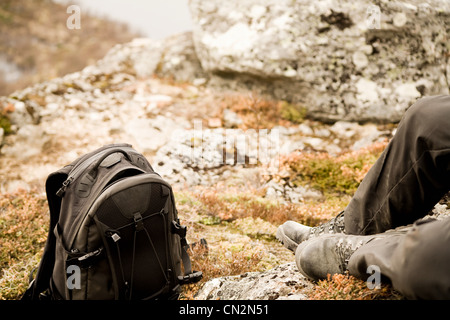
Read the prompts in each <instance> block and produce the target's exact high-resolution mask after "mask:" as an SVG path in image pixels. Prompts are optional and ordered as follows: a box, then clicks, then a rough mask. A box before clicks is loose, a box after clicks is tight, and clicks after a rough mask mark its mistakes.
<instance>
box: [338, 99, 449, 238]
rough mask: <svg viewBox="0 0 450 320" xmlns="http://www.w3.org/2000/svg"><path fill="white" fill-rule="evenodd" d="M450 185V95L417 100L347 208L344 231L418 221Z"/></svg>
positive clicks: (381, 228) (382, 228)
mask: <svg viewBox="0 0 450 320" xmlns="http://www.w3.org/2000/svg"><path fill="white" fill-rule="evenodd" d="M449 189H450V96H435V97H429V98H424V99H421V100H419V101H418V102H416V103H415V104H414V105H412V106H411V107H410V108H409V109H408V110H407V111H406V113H405V115H404V117H403V119H402V121H401V122H400V123H399V125H398V127H397V132H396V134H395V136H394V138H393V139H392V140H391V142H390V143H389V145H388V146H387V147H386V149H385V150H384V152H383V153H382V155H381V156H380V158H379V159H378V160H377V161H376V163H375V164H374V165H373V167H372V168H371V170H370V171H369V172H368V173H367V175H366V177H365V178H364V180H363V181H362V182H361V185H360V186H359V188H358V189H357V191H356V193H355V195H354V196H353V198H352V200H351V201H350V203H349V205H348V207H347V208H346V209H345V232H346V233H349V234H375V233H381V232H384V231H386V230H388V229H392V228H395V227H398V226H402V225H407V224H411V223H413V222H414V221H415V220H417V219H418V218H421V217H423V216H424V215H426V214H427V213H428V212H429V210H431V209H432V208H433V206H434V205H435V204H436V203H437V202H438V201H439V200H440V199H441V198H442V197H443V195H444V194H445V193H446V192H447V191H448V190H449Z"/></svg>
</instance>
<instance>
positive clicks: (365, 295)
mask: <svg viewBox="0 0 450 320" xmlns="http://www.w3.org/2000/svg"><path fill="white" fill-rule="evenodd" d="M308 296H309V298H310V299H311V300H399V299H403V296H402V295H400V294H399V293H397V292H396V291H395V290H394V289H393V288H392V286H391V285H389V284H381V285H380V287H379V288H374V289H369V288H368V286H367V284H366V282H365V281H363V280H360V279H357V278H355V277H353V276H350V275H348V274H335V275H333V276H330V275H328V278H327V279H325V280H320V281H319V282H318V283H317V285H316V286H314V287H313V289H312V290H311V291H310V292H309V293H308Z"/></svg>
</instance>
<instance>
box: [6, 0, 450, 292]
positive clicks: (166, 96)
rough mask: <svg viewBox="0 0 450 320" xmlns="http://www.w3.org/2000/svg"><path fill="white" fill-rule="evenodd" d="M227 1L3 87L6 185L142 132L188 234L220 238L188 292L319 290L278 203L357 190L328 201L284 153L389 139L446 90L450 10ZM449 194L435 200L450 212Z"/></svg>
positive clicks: (415, 4) (33, 178)
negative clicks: (171, 31) (87, 59)
mask: <svg viewBox="0 0 450 320" xmlns="http://www.w3.org/2000/svg"><path fill="white" fill-rule="evenodd" d="M222 3H223V2H219V1H204V2H203V1H202V2H200V1H194V0H192V1H190V8H191V12H192V15H193V20H194V24H195V26H196V27H195V30H194V32H193V33H190V32H188V33H184V34H180V35H175V36H173V37H169V38H168V39H164V40H158V41H154V40H151V39H135V40H133V41H132V42H130V43H126V44H123V45H117V46H115V47H114V48H112V49H111V50H110V51H109V53H108V54H107V55H106V56H105V57H104V58H103V59H101V60H100V61H98V62H97V63H94V64H92V65H90V66H88V67H86V68H85V69H83V70H81V71H79V72H75V73H71V74H68V75H66V76H64V77H61V78H55V79H53V80H50V81H46V82H42V83H38V84H36V85H34V86H30V87H28V88H26V89H24V90H20V91H16V92H14V93H12V94H10V95H8V96H5V97H0V146H1V149H0V192H1V193H2V194H7V193H14V192H15V191H17V190H19V189H22V190H26V191H27V192H32V193H37V194H39V195H42V197H44V196H45V192H44V188H43V186H44V183H45V179H46V177H47V176H48V174H50V173H51V172H53V171H55V170H57V169H59V168H61V167H62V166H64V165H66V164H68V163H69V162H71V161H72V160H74V159H75V158H77V157H78V156H80V155H82V154H85V153H87V152H90V151H92V150H94V149H96V148H98V147H100V146H102V145H105V144H109V143H119V142H126V143H129V144H132V145H133V146H134V148H135V149H136V150H138V151H139V152H141V153H143V154H144V155H145V156H146V157H147V158H148V159H149V161H150V162H151V164H152V165H153V167H154V169H155V171H157V172H158V173H160V174H161V175H162V176H163V177H164V178H165V179H166V180H167V181H168V182H170V183H171V184H172V185H173V187H174V190H175V192H176V197H177V202H178V207H179V212H180V217H181V219H182V220H183V222H184V223H185V224H187V225H188V228H189V230H190V232H189V233H188V238H189V240H191V241H197V240H199V239H200V238H205V239H207V241H208V248H209V258H208V259H209V260H208V259H207V260H205V259H204V258H202V259H203V260H201V259H200V260H201V261H208V263H209V264H204V265H203V266H202V267H204V268H205V269H207V270H205V271H206V272H208V273H209V277H208V280H209V281H207V282H205V283H204V285H203V290H201V291H200V292H198V295H194V294H193V293H192V292H191V293H190V294H187V297H188V298H198V299H243V298H250V299H307V298H309V297H308V294H307V293H308V291H309V290H310V289H311V288H312V287H314V285H313V284H312V283H311V282H309V281H307V280H306V279H304V278H303V277H302V276H301V275H300V274H299V273H298V272H297V271H296V268H295V265H294V264H293V263H292V262H293V255H292V253H291V252H289V251H288V250H287V249H285V248H284V247H283V246H282V245H281V244H279V243H278V242H277V241H275V239H274V234H275V231H276V228H277V226H278V225H277V224H280V223H282V221H281V220H282V218H283V217H288V214H286V215H282V214H280V212H279V211H280V210H281V211H282V210H284V209H285V208H286V210H288V209H289V205H290V204H293V205H296V206H297V208H300V209H299V210H300V211H301V210H303V211H310V207H308V206H305V203H308V202H309V201H313V202H314V203H315V209H314V214H316V213H317V212H321V213H323V216H321V219H322V220H323V219H325V218H330V217H332V216H333V215H335V214H336V213H337V212H338V211H337V210H338V208H340V209H342V205H343V204H344V203H345V201H346V199H347V198H348V196H349V194H345V193H344V195H343V196H342V197H336V195H334V196H335V197H336V198H337V199H333V200H332V201H335V202H336V203H337V204H335V205H330V204H329V202H327V205H322V204H323V203H325V202H326V201H329V198H327V196H326V195H325V194H324V190H318V189H317V188H312V187H311V186H309V185H308V184H299V183H295V181H293V180H291V179H290V172H287V171H283V170H284V169H285V168H284V167H282V166H280V162H279V160H280V159H281V158H283V157H285V156H290V155H291V154H294V153H296V152H297V155H298V154H300V155H302V154H306V153H313V154H320V155H323V158H324V159H327V161H328V162H329V163H330V162H333V159H336V161H338V160H339V159H340V158H339V157H340V155H341V154H347V157H352V155H353V154H352V153H349V152H351V151H354V152H355V157H356V155H357V153H358V152H359V151H360V150H363V149H364V148H365V147H369V146H373V145H374V144H375V145H376V144H377V143H378V144H380V145H383V143H385V142H386V141H388V140H389V139H390V138H392V136H393V135H394V134H395V128H396V123H397V121H398V120H399V119H400V117H401V115H402V114H403V112H404V110H405V109H406V108H407V107H408V106H409V105H410V104H411V103H412V102H414V101H415V100H416V99H417V98H419V97H421V96H424V95H430V94H438V93H439V94H448V92H449V91H448V90H449V86H448V83H449V80H448V79H449V74H450V71H449V59H448V57H449V56H448V41H447V35H448V28H447V25H448V23H446V22H447V21H448V17H449V15H448V12H449V10H450V9H449V8H448V3H446V2H445V1H443V0H433V1H431V3H432V4H433V6H430V5H426V4H422V3H421V1H415V0H410V1H408V2H397V1H383V2H380V7H379V8H381V10H382V13H383V14H382V19H381V21H380V27H379V28H375V29H373V28H368V27H367V25H365V14H366V8H367V6H368V5H370V2H369V1H362V2H361V3H362V4H363V5H361V6H358V8H354V4H352V3H347V2H342V3H341V2H338V1H316V2H314V3H310V2H306V1H297V2H292V1H272V0H267V4H268V7H271V8H273V10H266V8H265V7H263V6H261V5H258V4H257V3H254V2H253V1H246V2H245V5H244V3H242V6H243V7H240V6H241V2H239V6H237V7H236V6H234V5H231V4H230V5H228V4H227V5H223V6H221V7H220V10H219V9H218V6H219V4H221V5H222ZM230 3H231V2H230ZM233 3H236V1H233ZM269 4H270V5H269ZM291 6H294V7H291ZM236 8H238V9H236ZM236 10H237V11H236ZM224 21H227V23H228V24H224ZM274 35H277V37H275V36H274ZM233 39H234V40H233ZM272 39H278V40H279V43H273V42H272ZM246 46H247V47H248V46H251V47H252V48H253V49H252V50H247V51H245V52H244V53H245V54H244V53H243V52H242V48H247V47H246ZM405 52H406V53H407V54H405ZM319 120H321V121H319ZM355 120H358V121H364V122H360V123H358V122H354V121H355ZM330 159H331V160H330ZM340 169H341V168H340ZM347 169H349V168H347ZM365 169H367V168H358V170H360V171H358V172H359V173H360V174H361V175H362V174H363V173H364V172H365V171H364V170H365ZM348 173H349V172H347V174H348ZM360 178H361V177H360ZM249 194H251V195H253V196H254V197H253V198H252V197H250V196H249ZM193 195H194V196H193ZM346 197H347V198H346ZM224 198H225V199H226V201H224V200H223V199H224ZM340 198H342V199H340ZM199 199H200V200H201V201H200V200H199ZM247 200H248V203H245V202H246V201H247ZM242 202H244V203H242ZM273 203H275V204H276V205H275V208H276V209H274V211H273V212H276V210H279V211H278V214H279V218H278V219H277V220H276V219H266V218H267V217H266V218H264V219H263V218H260V217H255V216H252V215H249V214H247V212H246V211H249V210H251V209H252V208H250V207H249V206H250V205H251V206H253V209H255V208H256V209H258V210H261V211H262V212H263V213H264V214H267V212H272V211H268V208H269V207H270V208H273V207H274V206H272V204H273ZM333 203H334V202H333ZM448 203H449V201H448V199H447V200H444V201H442V202H441V203H440V204H437V205H436V207H435V209H434V214H435V215H437V216H440V217H445V216H447V215H448V214H449V211H450V209H449V208H448ZM280 204H285V205H286V206H285V207H283V206H280ZM221 205H224V206H225V205H226V208H227V210H230V211H232V212H233V214H236V216H233V214H231V213H230V214H228V213H227V212H224V210H223V208H217V206H221ZM246 205H248V206H246ZM280 208H281V209H280ZM253 209H252V210H253ZM264 210H266V211H264ZM282 213H283V212H282ZM307 214H310V213H309V212H307ZM280 217H282V218H280ZM269 218H270V217H269ZM310 218H311V217H310ZM313 218H314V217H313ZM313 218H311V219H313ZM269 220H270V221H271V222H270V221H269ZM319 220H320V219H319ZM319 220H317V219H316V220H314V222H316V223H317V221H319ZM311 221H312V220H311ZM311 221H310V222H311ZM226 268H229V269H230V270H228V269H226ZM233 268H234V269H233ZM224 269H226V270H224ZM242 270H245V271H244V272H241V271H242ZM224 274H234V276H225V277H224ZM236 274H237V275H236Z"/></svg>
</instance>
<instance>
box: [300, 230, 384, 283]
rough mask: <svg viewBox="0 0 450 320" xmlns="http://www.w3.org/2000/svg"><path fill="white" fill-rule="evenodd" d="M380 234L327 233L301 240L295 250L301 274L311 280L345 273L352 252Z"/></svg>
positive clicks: (377, 237)
mask: <svg viewBox="0 0 450 320" xmlns="http://www.w3.org/2000/svg"><path fill="white" fill-rule="evenodd" d="M381 237H382V236H381V235H368V236H358V235H346V234H327V235H323V236H320V237H316V238H311V239H310V240H308V241H304V242H302V243H301V244H300V245H299V246H298V247H297V250H296V252H295V262H296V264H297V267H298V269H299V271H300V273H301V274H303V275H304V276H305V277H307V278H309V279H311V280H320V279H326V278H327V276H328V274H330V275H333V274H340V273H345V272H346V271H347V270H348V261H349V260H350V257H351V256H352V254H353V253H354V252H355V251H356V250H358V249H359V248H361V247H362V246H363V245H365V244H366V243H368V242H369V241H374V240H377V239H380V238H381Z"/></svg>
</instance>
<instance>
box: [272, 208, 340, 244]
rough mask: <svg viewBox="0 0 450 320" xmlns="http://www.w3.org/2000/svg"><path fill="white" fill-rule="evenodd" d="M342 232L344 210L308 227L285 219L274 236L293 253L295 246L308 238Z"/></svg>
mask: <svg viewBox="0 0 450 320" xmlns="http://www.w3.org/2000/svg"><path fill="white" fill-rule="evenodd" d="M343 232H344V211H342V212H341V213H339V214H338V215H337V216H336V217H334V218H332V219H331V220H330V221H328V222H326V223H324V224H321V225H319V226H317V227H308V226H305V225H303V224H300V223H298V222H294V221H286V222H285V223H283V224H282V225H281V226H279V227H278V229H277V233H276V238H277V239H278V240H279V241H280V242H281V243H282V244H283V245H284V246H285V247H286V248H288V249H289V250H291V251H293V252H294V253H295V250H296V249H297V246H298V245H299V244H300V243H302V242H303V241H306V240H308V239H311V238H314V237H318V236H320V235H323V234H336V233H343Z"/></svg>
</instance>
